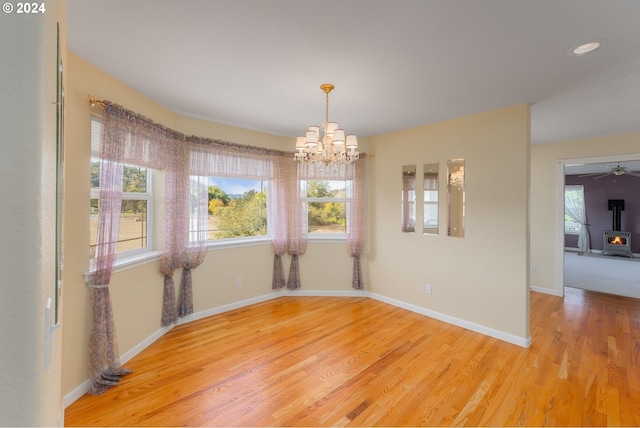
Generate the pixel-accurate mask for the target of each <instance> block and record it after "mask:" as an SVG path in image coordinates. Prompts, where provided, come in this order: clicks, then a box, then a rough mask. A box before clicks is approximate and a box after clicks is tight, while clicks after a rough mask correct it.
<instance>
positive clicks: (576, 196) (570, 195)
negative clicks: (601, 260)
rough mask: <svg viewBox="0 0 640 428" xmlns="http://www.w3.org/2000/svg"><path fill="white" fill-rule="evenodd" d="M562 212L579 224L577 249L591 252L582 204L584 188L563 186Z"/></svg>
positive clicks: (585, 212) (584, 208) (585, 211)
mask: <svg viewBox="0 0 640 428" xmlns="http://www.w3.org/2000/svg"><path fill="white" fill-rule="evenodd" d="M564 211H565V212H566V213H567V214H568V215H569V216H571V217H572V218H573V219H574V220H575V221H576V222H577V223H580V232H579V233H578V249H579V250H580V251H583V252H589V251H591V245H590V243H589V229H588V225H587V210H586V207H585V202H584V187H583V186H581V185H569V186H565V190H564Z"/></svg>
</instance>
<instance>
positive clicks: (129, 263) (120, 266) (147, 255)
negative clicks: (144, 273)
mask: <svg viewBox="0 0 640 428" xmlns="http://www.w3.org/2000/svg"><path fill="white" fill-rule="evenodd" d="M160 256H162V251H159V250H154V251H146V252H144V253H140V254H136V255H133V256H129V257H122V258H120V259H118V260H116V262H115V264H114V265H113V271H112V273H118V272H122V271H125V270H127V269H131V268H134V267H138V266H142V265H146V264H147V263H151V262H155V261H157V260H160ZM95 270H96V263H95V259H93V260H91V262H90V271H89V272H85V273H84V280H85V282H86V283H88V282H89V281H90V280H91V279H92V278H93V273H94V272H95Z"/></svg>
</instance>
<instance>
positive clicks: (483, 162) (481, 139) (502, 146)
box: [368, 105, 530, 340]
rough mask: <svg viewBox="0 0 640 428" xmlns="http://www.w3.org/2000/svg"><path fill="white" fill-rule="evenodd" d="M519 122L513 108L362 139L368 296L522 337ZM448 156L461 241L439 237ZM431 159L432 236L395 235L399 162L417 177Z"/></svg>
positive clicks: (523, 208) (524, 241) (522, 110)
mask: <svg viewBox="0 0 640 428" xmlns="http://www.w3.org/2000/svg"><path fill="white" fill-rule="evenodd" d="M529 116H530V115H529V106H528V105H520V106H514V107H511V108H507V109H502V110H497V111H492V112H487V113H482V114H477V115H473V116H469V117H464V118H460V119H454V120H449V121H446V122H441V123H437V124H433V125H426V126H422V127H418V128H414V129H408V130H404V131H400V132H395V133H391V134H386V135H381V136H378V137H375V138H371V139H370V152H371V153H372V154H373V155H374V157H373V158H372V160H371V165H370V168H371V170H372V173H371V174H370V177H369V186H370V192H369V205H368V206H369V220H370V240H369V275H370V278H371V279H370V284H371V290H372V291H373V292H375V293H378V294H381V295H384V296H387V297H390V298H394V299H397V300H400V301H402V302H406V303H410V304H413V305H416V306H418V307H422V308H425V309H428V310H431V311H435V312H437V313H439V314H444V315H447V316H450V317H455V318H457V319H461V320H466V321H468V322H471V323H474V324H477V325H480V326H484V327H488V328H491V329H494V330H497V331H499V332H504V333H506V334H507V335H513V336H515V337H517V338H521V339H524V340H526V339H527V338H528V337H529V312H528V310H529V304H528V298H529V293H528V289H529V284H528V275H527V272H528V261H529V255H528V248H529V242H528V223H527V219H528V218H527V215H528V189H529V169H528V165H529ZM457 158H463V159H464V161H465V177H466V185H465V190H466V217H465V236H464V238H453V237H448V236H446V218H447V215H446V206H447V203H446V201H447V197H446V193H445V184H446V179H445V176H446V162H447V160H448V159H457ZM431 162H440V210H439V219H440V234H439V235H438V236H428V235H423V234H422V233H419V232H418V233H415V234H413V233H402V232H401V231H400V189H401V170H402V166H403V165H409V164H418V171H419V173H420V171H422V164H423V163H431ZM420 198H421V195H420V196H419V199H418V201H419V203H418V209H419V210H420V207H421V202H420V201H421V199H420ZM421 218H422V217H421V215H418V223H420V222H421ZM426 283H430V284H431V285H432V294H431V295H429V294H427V293H426V292H425V284H426Z"/></svg>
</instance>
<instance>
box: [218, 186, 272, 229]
mask: <svg viewBox="0 0 640 428" xmlns="http://www.w3.org/2000/svg"><path fill="white" fill-rule="evenodd" d="M266 234H267V186H266V182H265V181H261V180H250V179H238V178H221V177H209V224H208V235H207V236H208V239H209V240H215V239H225V238H240V237H247V236H263V235H266Z"/></svg>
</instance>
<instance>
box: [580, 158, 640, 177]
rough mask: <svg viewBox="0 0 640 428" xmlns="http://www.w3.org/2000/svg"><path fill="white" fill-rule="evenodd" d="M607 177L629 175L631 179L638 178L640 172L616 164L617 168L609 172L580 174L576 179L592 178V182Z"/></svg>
mask: <svg viewBox="0 0 640 428" xmlns="http://www.w3.org/2000/svg"><path fill="white" fill-rule="evenodd" d="M608 175H613V176H621V175H631V176H632V177H640V171H631V170H630V169H629V168H627V167H624V166H620V163H619V162H618V166H614V167H613V168H611V169H610V170H609V172H605V173H601V172H593V173H591V174H582V175H579V176H578V177H593V179H594V180H597V179H599V178H602V177H606V176H608Z"/></svg>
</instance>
